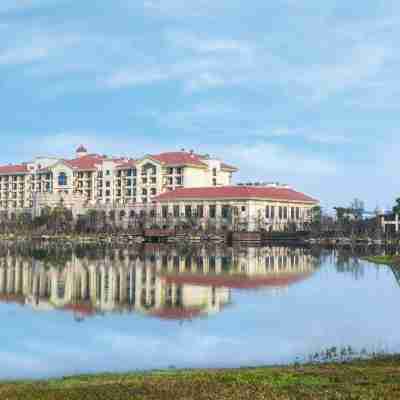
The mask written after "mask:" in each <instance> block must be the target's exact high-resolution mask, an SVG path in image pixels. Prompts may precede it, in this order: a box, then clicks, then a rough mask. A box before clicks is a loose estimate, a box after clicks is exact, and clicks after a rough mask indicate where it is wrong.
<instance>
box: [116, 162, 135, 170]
mask: <svg viewBox="0 0 400 400" xmlns="http://www.w3.org/2000/svg"><path fill="white" fill-rule="evenodd" d="M135 167H136V160H125V161H123V162H122V163H121V164H118V165H117V168H122V169H124V168H135Z"/></svg>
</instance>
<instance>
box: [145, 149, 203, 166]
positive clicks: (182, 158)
mask: <svg viewBox="0 0 400 400" xmlns="http://www.w3.org/2000/svg"><path fill="white" fill-rule="evenodd" d="M150 157H151V158H153V159H154V160H157V161H159V162H160V163H162V164H165V165H196V166H199V167H207V164H205V163H204V162H202V161H201V158H200V157H199V156H198V155H197V154H194V153H187V152H184V151H176V152H170V153H161V154H152V155H150Z"/></svg>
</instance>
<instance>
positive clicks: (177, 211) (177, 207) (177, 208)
mask: <svg viewBox="0 0 400 400" xmlns="http://www.w3.org/2000/svg"><path fill="white" fill-rule="evenodd" d="M179 215H180V211H179V206H178V205H176V206H174V217H175V218H178V217H179Z"/></svg>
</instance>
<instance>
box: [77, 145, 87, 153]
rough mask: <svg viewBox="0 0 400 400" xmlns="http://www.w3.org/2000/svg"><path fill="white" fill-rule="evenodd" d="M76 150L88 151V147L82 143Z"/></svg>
mask: <svg viewBox="0 0 400 400" xmlns="http://www.w3.org/2000/svg"><path fill="white" fill-rule="evenodd" d="M76 152H77V153H86V152H87V149H86V147H85V146H84V145H82V144H81V145H80V146H79V147H78V148H77V149H76Z"/></svg>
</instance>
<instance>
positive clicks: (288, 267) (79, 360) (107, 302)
mask: <svg viewBox="0 0 400 400" xmlns="http://www.w3.org/2000/svg"><path fill="white" fill-rule="evenodd" d="M399 281H400V278H399V277H397V279H396V275H395V273H394V272H393V271H392V270H391V269H390V268H388V267H382V266H380V267H378V266H376V265H374V264H370V263H367V262H364V261H360V260H358V259H357V258H356V257H352V256H348V255H343V254H340V253H336V252H333V251H327V250H323V251H322V250H311V249H301V248H287V247H266V248H245V249H240V250H234V249H232V248H221V247H210V248H208V249H205V248H193V249H189V250H188V249H181V250H179V249H176V248H173V247H168V246H157V245H147V246H146V247H137V248H136V247H135V248H129V249H123V250H115V249H107V250H101V251H98V250H93V249H82V248H79V249H77V250H76V251H74V252H72V251H61V250H60V249H52V250H48V249H44V248H36V249H32V248H30V249H26V248H18V249H17V248H15V247H1V249H0V318H1V321H2V322H1V329H0V343H1V347H0V361H1V368H0V379H3V378H25V377H31V378H39V377H48V376H60V375H65V374H67V375H70V374H77V373H87V372H90V373H93V372H102V371H112V372H117V371H131V370H136V369H140V370H143V369H152V368H170V367H172V366H173V367H177V368H184V367H185V368H186V367H238V366H251V365H260V364H263V365H264V364H272V363H281V362H293V361H294V360H296V357H303V356H307V355H309V354H311V353H313V352H315V351H319V350H322V349H325V348H327V347H330V346H338V347H340V346H348V345H350V346H352V347H354V348H356V349H361V348H367V349H369V350H374V349H385V350H386V351H400V322H399V319H398V317H397V316H398V307H399V304H400V286H399V284H400V283H399Z"/></svg>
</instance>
